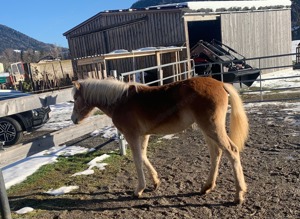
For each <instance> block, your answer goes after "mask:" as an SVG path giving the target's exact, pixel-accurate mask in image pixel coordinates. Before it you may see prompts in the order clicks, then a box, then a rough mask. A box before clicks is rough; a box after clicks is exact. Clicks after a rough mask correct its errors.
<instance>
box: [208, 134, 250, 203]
mask: <svg viewBox="0 0 300 219" xmlns="http://www.w3.org/2000/svg"><path fill="white" fill-rule="evenodd" d="M216 130H217V131H216V132H215V133H214V134H212V132H211V133H210V134H212V135H211V139H213V140H214V141H215V144H216V145H218V146H219V147H220V148H221V149H222V150H223V151H224V152H225V154H226V155H227V156H228V158H229V160H230V162H231V164H232V168H233V173H234V178H235V186H236V196H235V202H236V203H239V204H241V203H242V202H243V201H244V195H245V193H246V190H247V186H246V183H245V179H244V174H243V168H242V165H241V160H240V152H239V149H238V147H237V146H236V145H235V144H234V143H233V142H232V141H231V140H230V138H229V137H228V135H227V133H226V130H225V129H222V128H221V129H216ZM213 136H214V137H213ZM212 168H213V166H212ZM211 173H212V172H211ZM208 179H210V178H208ZM207 184H209V180H208V182H207Z"/></svg>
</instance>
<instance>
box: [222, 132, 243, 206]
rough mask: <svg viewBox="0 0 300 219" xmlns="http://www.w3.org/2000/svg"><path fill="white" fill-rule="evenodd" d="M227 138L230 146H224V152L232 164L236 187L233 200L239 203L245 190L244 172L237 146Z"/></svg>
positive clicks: (241, 201)
mask: <svg viewBox="0 0 300 219" xmlns="http://www.w3.org/2000/svg"><path fill="white" fill-rule="evenodd" d="M227 139H228V142H229V145H230V146H229V147H227V148H226V150H225V153H226V155H227V156H228V158H229V160H230V162H231V164H232V166H233V173H234V177H235V187H236V196H235V202H236V203H239V204H241V203H243V202H244V196H245V193H246V191H247V185H246V183H245V179H244V173H243V168H242V165H241V160H240V153H239V150H238V147H237V146H236V145H235V144H234V143H233V142H232V140H231V139H230V138H229V137H228V136H227Z"/></svg>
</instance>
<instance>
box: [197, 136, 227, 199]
mask: <svg viewBox="0 0 300 219" xmlns="http://www.w3.org/2000/svg"><path fill="white" fill-rule="evenodd" d="M205 139H206V143H207V145H208V150H209V154H210V165H211V166H210V172H209V175H208V178H207V181H206V183H205V184H204V186H203V187H202V188H201V192H200V193H201V194H202V195H204V194H207V193H209V192H211V191H212V190H213V189H214V188H215V187H216V180H217V176H218V169H219V164H220V161H221V157H222V150H221V148H219V147H218V145H216V143H215V142H214V141H213V140H212V139H211V138H210V137H208V136H205Z"/></svg>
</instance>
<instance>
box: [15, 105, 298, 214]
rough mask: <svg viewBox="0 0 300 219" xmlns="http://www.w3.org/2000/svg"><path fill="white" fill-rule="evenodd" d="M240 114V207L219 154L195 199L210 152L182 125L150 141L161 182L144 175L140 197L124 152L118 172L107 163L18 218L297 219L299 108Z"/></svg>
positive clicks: (85, 141)
mask: <svg viewBox="0 0 300 219" xmlns="http://www.w3.org/2000/svg"><path fill="white" fill-rule="evenodd" d="M247 111H248V116H249V121H250V128H251V131H250V138H249V140H248V142H247V145H246V148H245V151H244V152H243V153H241V157H242V165H243V168H244V174H245V179H246V182H247V184H248V193H247V194H246V201H245V203H244V204H242V205H234V204H233V202H232V201H233V199H234V193H235V186H234V179H233V174H232V168H231V165H230V163H229V161H228V159H227V158H226V157H223V158H222V161H221V166H220V173H219V177H218V180H217V187H216V190H215V191H213V192H211V193H210V194H207V195H205V196H200V193H199V192H200V188H201V186H202V185H203V184H204V182H205V180H206V177H207V175H208V171H209V154H208V150H207V147H206V144H205V142H204V140H203V137H202V136H201V134H200V132H199V130H193V129H188V130H186V131H184V132H182V133H178V134H176V135H175V136H176V137H177V138H173V139H171V140H163V139H161V138H160V137H159V136H153V137H151V138H150V143H149V144H150V145H149V159H150V160H151V161H152V163H153V165H154V166H155V167H156V169H157V171H158V173H159V176H160V179H161V181H162V183H161V186H160V187H159V189H158V190H157V191H152V185H151V182H150V180H149V179H148V178H147V182H148V188H147V190H146V191H145V193H144V195H143V197H142V198H141V199H133V198H132V194H133V192H132V191H133V189H134V186H135V185H136V180H137V177H136V174H135V171H134V166H133V162H132V158H131V157H130V155H128V156H127V157H125V158H124V162H123V164H124V165H123V166H121V167H120V171H119V172H117V173H116V172H114V173H112V172H110V171H109V166H108V167H107V169H106V170H104V171H103V172H101V174H96V175H92V176H90V178H88V177H87V181H86V186H81V187H80V189H79V190H78V191H75V192H73V193H70V194H66V195H63V196H59V197H56V198H54V199H53V198H52V199H51V201H49V199H47V197H45V199H44V200H43V201H39V203H37V206H31V207H33V208H35V209H37V210H40V213H39V214H34V215H31V216H30V215H23V216H22V218H85V219H87V218H145V219H150V218H151V219H152V218H300V210H299V206H300V187H299V164H300V163H299V161H300V153H299V149H300V142H299V133H300V129H299V121H300V115H299V112H297V111H293V110H291V109H289V108H286V106H285V105H284V104H282V105H274V104H271V105H260V104H254V105H253V106H251V107H247ZM297 122H298V124H297ZM80 140H81V141H80ZM76 141H77V142H78V141H79V142H78V143H77V144H76V145H82V146H87V147H94V146H99V145H102V144H103V143H105V141H107V140H104V139H102V138H101V137H99V136H98V137H93V138H84V137H83V138H82V139H76ZM71 143H72V142H70V144H71ZM116 147H118V146H117V143H116V142H110V143H107V144H105V146H104V147H103V149H110V148H116ZM88 180H96V181H99V182H101V186H99V187H97V188H95V187H93V188H91V187H89V186H88ZM33 198H34V196H30V194H29V195H26V196H22V195H21V194H20V197H18V199H16V200H11V203H12V205H15V206H17V202H18V201H20V200H21V201H22V202H24V201H26V200H29V199H33Z"/></svg>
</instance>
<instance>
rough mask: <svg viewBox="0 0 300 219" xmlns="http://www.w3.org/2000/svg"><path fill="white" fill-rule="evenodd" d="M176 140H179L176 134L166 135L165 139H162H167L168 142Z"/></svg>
mask: <svg viewBox="0 0 300 219" xmlns="http://www.w3.org/2000/svg"><path fill="white" fill-rule="evenodd" d="M174 138H179V137H178V136H175V134H170V135H165V136H163V137H161V138H160V139H167V140H171V139H174Z"/></svg>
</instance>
